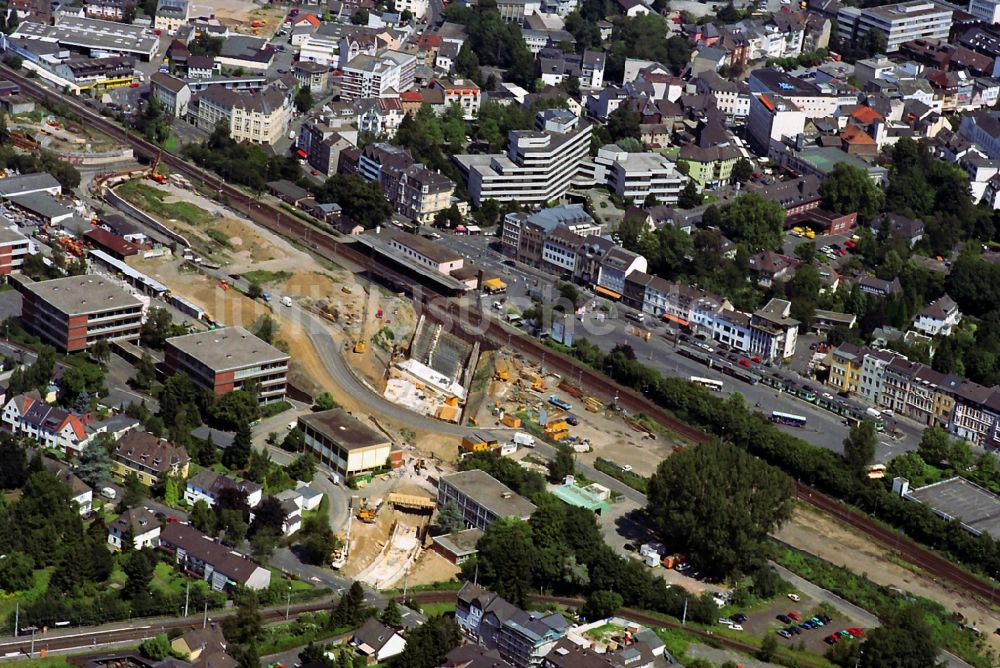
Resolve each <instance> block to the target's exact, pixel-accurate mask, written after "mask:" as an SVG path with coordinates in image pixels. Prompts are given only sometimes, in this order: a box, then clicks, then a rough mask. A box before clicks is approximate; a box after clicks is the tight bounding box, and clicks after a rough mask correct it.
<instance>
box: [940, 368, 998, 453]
mask: <svg viewBox="0 0 1000 668" xmlns="http://www.w3.org/2000/svg"><path fill="white" fill-rule="evenodd" d="M954 397H955V407H954V409H953V412H952V419H951V425H950V428H949V431H950V432H951V433H952V435H954V436H957V437H959V438H964V439H965V440H967V441H971V442H972V443H975V444H976V445H979V446H982V447H994V448H995V447H997V446H998V445H1000V391H998V390H997V388H995V387H983V386H982V385H979V384H978V383H973V382H970V381H964V382H961V383H959V384H958V386H957V387H956V388H955V390H954Z"/></svg>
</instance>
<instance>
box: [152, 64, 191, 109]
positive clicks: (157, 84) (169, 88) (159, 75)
mask: <svg viewBox="0 0 1000 668" xmlns="http://www.w3.org/2000/svg"><path fill="white" fill-rule="evenodd" d="M149 84H150V88H151V90H152V93H153V97H154V99H156V101H157V102H159V103H160V106H161V107H163V110H164V111H166V112H167V113H168V114H170V115H171V116H173V117H174V118H184V117H185V116H187V112H188V105H189V104H190V103H191V89H190V88H189V87H188V85H187V83H186V82H185V81H184V80H183V79H179V78H177V77H175V76H173V75H172V74H167V73H166V72H154V73H153V76H151V77H150V78H149Z"/></svg>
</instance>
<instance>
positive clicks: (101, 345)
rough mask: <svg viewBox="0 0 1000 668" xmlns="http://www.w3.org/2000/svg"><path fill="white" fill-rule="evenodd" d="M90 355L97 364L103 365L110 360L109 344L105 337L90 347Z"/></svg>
mask: <svg viewBox="0 0 1000 668" xmlns="http://www.w3.org/2000/svg"><path fill="white" fill-rule="evenodd" d="M90 355H91V357H93V358H94V361H96V362H97V363H98V364H100V365H102V366H105V365H107V363H108V362H110V361H111V344H110V343H108V340H107V339H101V340H99V341H97V342H96V343H94V345H93V346H92V347H91V348H90Z"/></svg>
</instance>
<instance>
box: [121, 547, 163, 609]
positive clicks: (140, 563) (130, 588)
mask: <svg viewBox="0 0 1000 668" xmlns="http://www.w3.org/2000/svg"><path fill="white" fill-rule="evenodd" d="M155 564H156V557H155V556H154V555H152V554H150V552H149V550H137V551H133V552H131V553H129V554H128V556H127V558H126V559H125V563H124V564H123V565H122V570H124V571H125V586H124V587H122V594H123V595H124V596H125V597H126V598H128V599H130V600H134V599H136V598H141V597H144V596H147V595H148V594H149V584H150V583H151V582H152V581H153V567H154V566H155Z"/></svg>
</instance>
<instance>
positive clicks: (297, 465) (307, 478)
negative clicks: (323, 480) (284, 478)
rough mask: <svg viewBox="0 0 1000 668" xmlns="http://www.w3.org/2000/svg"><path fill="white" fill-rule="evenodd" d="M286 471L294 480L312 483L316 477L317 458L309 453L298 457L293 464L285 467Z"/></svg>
mask: <svg viewBox="0 0 1000 668" xmlns="http://www.w3.org/2000/svg"><path fill="white" fill-rule="evenodd" d="M285 470H286V471H288V475H289V477H291V478H292V480H301V481H302V482H312V479H313V476H315V475H316V458H315V457H313V456H312V455H311V454H310V453H308V452H307V453H305V454H303V455H300V456H298V457H296V458H295V459H294V460H293V461H292V463H291V464H289V465H288V466H287V467H285Z"/></svg>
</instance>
